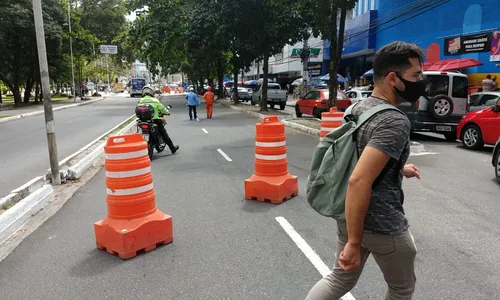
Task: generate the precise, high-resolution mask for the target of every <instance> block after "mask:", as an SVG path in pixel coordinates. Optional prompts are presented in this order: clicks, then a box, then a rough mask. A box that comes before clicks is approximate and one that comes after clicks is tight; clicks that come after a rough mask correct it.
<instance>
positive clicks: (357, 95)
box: [345, 90, 373, 104]
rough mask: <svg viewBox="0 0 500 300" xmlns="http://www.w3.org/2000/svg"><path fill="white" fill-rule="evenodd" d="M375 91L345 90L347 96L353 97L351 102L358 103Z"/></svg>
mask: <svg viewBox="0 0 500 300" xmlns="http://www.w3.org/2000/svg"><path fill="white" fill-rule="evenodd" d="M372 93H373V91H361V90H350V91H347V92H345V94H346V95H347V97H349V99H351V102H352V103H353V104H354V103H357V102H358V101H359V100H363V99H366V98H368V97H370V96H371V95H372Z"/></svg>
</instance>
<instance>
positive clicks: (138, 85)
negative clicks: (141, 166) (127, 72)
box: [127, 78, 146, 97]
mask: <svg viewBox="0 0 500 300" xmlns="http://www.w3.org/2000/svg"><path fill="white" fill-rule="evenodd" d="M145 86H146V79H144V78H132V79H131V80H130V81H129V83H128V84H127V87H128V88H129V93H130V97H135V95H139V96H142V89H143V88H144V87H145Z"/></svg>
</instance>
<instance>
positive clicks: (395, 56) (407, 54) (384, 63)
mask: <svg viewBox="0 0 500 300" xmlns="http://www.w3.org/2000/svg"><path fill="white" fill-rule="evenodd" d="M423 57H424V53H423V52H422V49H420V48H419V47H418V46H417V45H416V44H410V43H406V42H392V43H390V44H387V45H385V46H384V47H382V48H381V49H380V50H379V51H378V52H377V53H376V54H375V57H374V58H373V77H374V79H375V81H379V80H382V79H384V78H385V77H386V76H387V75H389V73H391V72H398V73H400V74H401V73H404V72H405V71H406V70H407V69H409V68H410V67H411V63H410V58H418V60H419V61H422V59H423Z"/></svg>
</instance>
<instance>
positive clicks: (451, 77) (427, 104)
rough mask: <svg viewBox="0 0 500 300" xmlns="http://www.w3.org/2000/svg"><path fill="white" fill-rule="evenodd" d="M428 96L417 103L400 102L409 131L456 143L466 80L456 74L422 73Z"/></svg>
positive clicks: (462, 112) (463, 107)
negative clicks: (435, 134)
mask: <svg viewBox="0 0 500 300" xmlns="http://www.w3.org/2000/svg"><path fill="white" fill-rule="evenodd" d="M424 78H425V79H426V80H427V94H428V95H427V96H425V97H420V99H419V100H418V101H417V102H416V103H409V102H403V103H401V105H400V106H399V107H398V108H399V109H401V110H402V111H403V112H405V113H406V115H407V116H408V119H409V120H410V122H411V129H412V131H430V132H437V133H442V134H443V135H444V137H445V138H446V139H447V140H449V141H455V140H456V138H457V133H458V132H460V131H459V130H458V129H457V126H458V123H459V122H460V120H461V119H462V118H463V116H464V115H465V114H466V113H467V109H468V107H467V106H468V89H469V79H468V77H467V75H465V74H462V73H459V72H434V71H426V72H424Z"/></svg>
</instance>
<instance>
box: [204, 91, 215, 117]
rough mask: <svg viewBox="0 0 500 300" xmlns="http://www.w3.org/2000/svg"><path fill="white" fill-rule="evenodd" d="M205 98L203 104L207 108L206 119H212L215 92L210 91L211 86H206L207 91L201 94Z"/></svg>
mask: <svg viewBox="0 0 500 300" xmlns="http://www.w3.org/2000/svg"><path fill="white" fill-rule="evenodd" d="M203 98H204V99H205V106H206V110H207V119H212V111H213V107H214V99H215V94H214V93H212V87H211V86H209V87H208V91H207V92H206V93H205V94H204V95H203Z"/></svg>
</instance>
